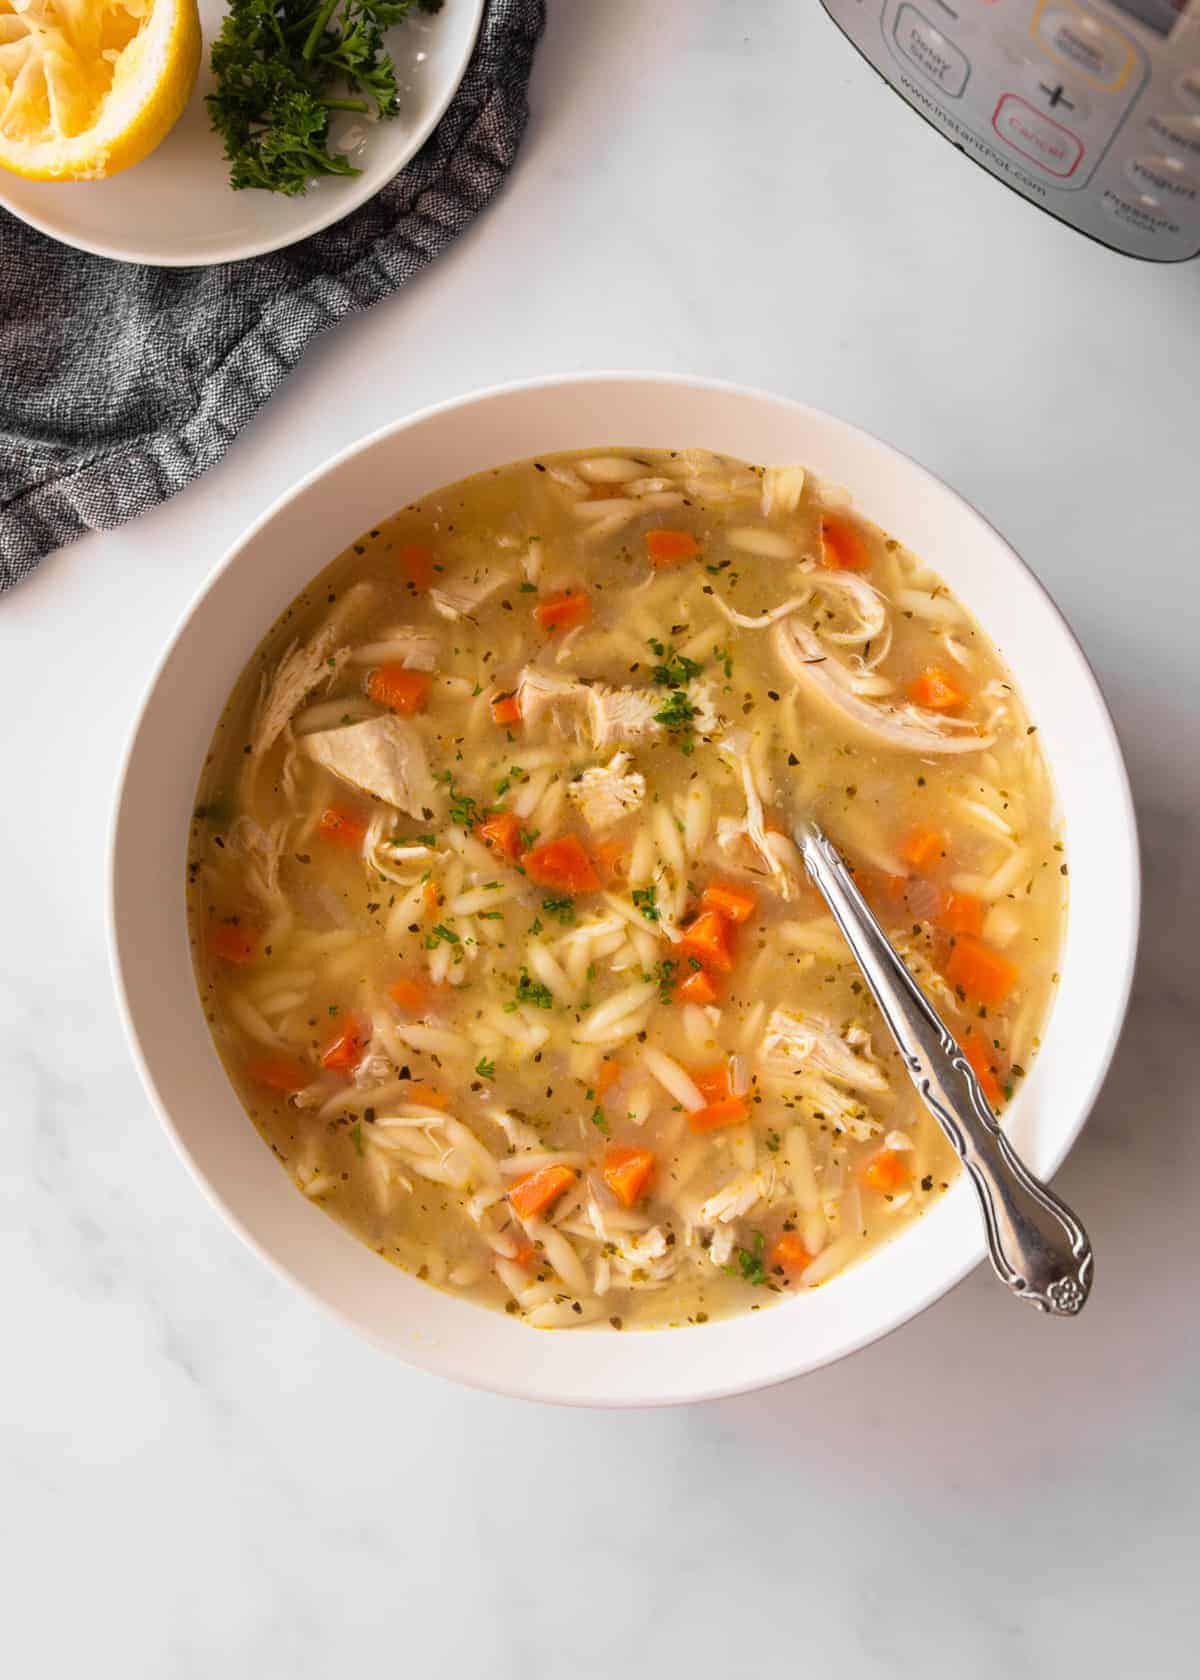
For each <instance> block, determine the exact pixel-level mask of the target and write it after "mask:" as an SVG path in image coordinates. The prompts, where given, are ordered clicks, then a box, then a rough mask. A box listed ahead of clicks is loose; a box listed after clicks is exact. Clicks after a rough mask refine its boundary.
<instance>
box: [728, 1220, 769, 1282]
mask: <svg viewBox="0 0 1200 1680" xmlns="http://www.w3.org/2000/svg"><path fill="white" fill-rule="evenodd" d="M766 1247H767V1242H766V1238H765V1237H764V1236H763V1234H762V1232H761V1231H755V1233H754V1247H753V1248H735V1249H734V1251H733V1258H734V1264H733V1265H732V1266H726V1267H725V1268H724V1269H725V1271H727V1272H728V1273H729V1275H730V1277H737V1276H738V1275H739V1274H740V1275H741V1278H742V1281H743V1282H744V1283H753V1284H760V1283H768V1282H770V1279H769V1278H768V1277H767V1268H766V1265H765V1263H764V1260H765V1254H766Z"/></svg>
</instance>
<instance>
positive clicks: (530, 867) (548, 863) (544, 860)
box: [522, 834, 600, 893]
mask: <svg viewBox="0 0 1200 1680" xmlns="http://www.w3.org/2000/svg"><path fill="white" fill-rule="evenodd" d="M522 862H523V864H524V867H525V873H526V875H528V877H529V879H530V880H531V881H536V882H537V884H538V886H539V887H554V888H556V889H557V891H559V892H565V893H582V892H595V891H596V888H597V887H598V886H599V885H600V877H599V875H597V873H596V870H595V867H594V866H593V864H592V860H591V858H590V857H589V856H588V855H587V853H586V852H585V851H584V849H583V845H582V843H581V842H580V841H579V840H578V839H577V838H576V836H575V835H574V834H563V835H560V836H559V838H558V839H557V840H547V841H546V842H545V844H544V845H541V846H535V847H534V849H533V850H532V851H531V852H526V853H525V856H524V858H523V860H522Z"/></svg>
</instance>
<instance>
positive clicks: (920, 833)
mask: <svg viewBox="0 0 1200 1680" xmlns="http://www.w3.org/2000/svg"><path fill="white" fill-rule="evenodd" d="M945 853H946V836H945V835H944V834H942V833H940V832H939V830H937V829H936V828H926V827H924V826H923V825H922V826H920V827H918V828H914V829H913V830H912V832H911V833H910V834H908V835H907V836H906V837H905V840H904V844H903V845H902V846H901V847H900V856H901V857H902V858H903V859H904V861H905V863H906V864H907V865H908V867H909V868H910V869H917V870H926V869H932V868H933V866H934V864H935V863H936V862H937V861H938V859H939V858H941V857H944V856H945Z"/></svg>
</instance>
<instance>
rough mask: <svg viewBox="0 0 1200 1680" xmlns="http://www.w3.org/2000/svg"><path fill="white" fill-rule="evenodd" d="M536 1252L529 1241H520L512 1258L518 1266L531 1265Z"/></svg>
mask: <svg viewBox="0 0 1200 1680" xmlns="http://www.w3.org/2000/svg"><path fill="white" fill-rule="evenodd" d="M536 1253H537V1249H536V1248H534V1246H533V1244H532V1243H531V1242H526V1243H522V1244H521V1246H520V1248H519V1249H518V1250H517V1252H516V1253H515V1254H514V1255H513V1260H514V1261H515V1262H516V1264H517V1265H518V1266H532V1265H533V1260H534V1256H535V1255H536Z"/></svg>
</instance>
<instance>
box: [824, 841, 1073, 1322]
mask: <svg viewBox="0 0 1200 1680" xmlns="http://www.w3.org/2000/svg"><path fill="white" fill-rule="evenodd" d="M796 844H797V845H798V846H799V848H800V851H801V854H802V856H803V858H804V863H805V867H806V868H807V870H808V873H809V875H810V876H811V877H812V879H813V881H814V883H815V885H816V886H817V888H818V890H819V891H820V893H821V895H822V897H823V898H824V899H825V902H826V903H827V904H828V906H829V908H830V910H831V911H832V912H833V916H834V919H835V920H836V922H837V924H838V926H839V928H840V929H841V930H842V933H843V935H844V936H845V939H846V943H847V944H848V945H849V947H850V949H851V951H852V952H853V953H854V958H855V961H856V962H857V963H858V966H859V968H860V969H861V970H862V976H863V979H864V980H865V981H866V983H867V985H868V987H869V988H870V991H871V993H872V995H873V997H874V999H875V1002H876V1003H877V1004H878V1005H879V1008H880V1011H881V1013H882V1015H883V1018H884V1020H885V1021H886V1023H887V1025H888V1028H889V1030H890V1032H891V1034H892V1037H893V1038H894V1039H895V1041H896V1044H897V1045H898V1046H899V1049H900V1054H901V1056H902V1058H903V1060H904V1065H905V1068H906V1069H907V1072H908V1076H909V1078H910V1079H911V1080H912V1082H913V1084H914V1086H915V1087H916V1089H917V1092H918V1094H919V1095H920V1097H921V1099H922V1100H923V1102H924V1103H925V1105H926V1106H927V1107H928V1108H929V1110H930V1111H931V1113H932V1114H933V1116H934V1118H935V1119H936V1120H937V1122H938V1124H939V1125H940V1126H941V1128H942V1130H943V1132H944V1133H945V1134H946V1136H947V1138H949V1140H950V1143H951V1145H952V1147H953V1149H954V1151H955V1153H956V1154H957V1155H958V1157H959V1159H960V1160H961V1161H962V1164H963V1166H964V1167H965V1168H966V1170H967V1173H968V1175H969V1176H970V1179H971V1182H972V1183H973V1184H974V1186H975V1191H976V1194H977V1195H978V1197H979V1205H980V1209H981V1211H982V1213H983V1222H984V1230H985V1233H986V1236H987V1246H988V1254H989V1255H990V1257H991V1262H992V1265H993V1267H994V1268H995V1270H996V1273H997V1275H998V1276H999V1277H1000V1279H1001V1280H1002V1281H1003V1282H1004V1283H1006V1284H1007V1285H1008V1287H1009V1288H1010V1289H1011V1290H1012V1292H1013V1294H1014V1295H1019V1296H1020V1297H1021V1298H1022V1299H1023V1300H1026V1301H1032V1302H1033V1304H1034V1306H1035V1307H1037V1308H1038V1309H1039V1311H1041V1312H1048V1313H1051V1314H1053V1315H1054V1316H1056V1317H1059V1318H1073V1317H1074V1316H1075V1314H1076V1313H1078V1312H1080V1311H1081V1310H1082V1309H1083V1306H1084V1304H1085V1302H1086V1301H1087V1298H1088V1295H1089V1293H1090V1291H1091V1287H1092V1275H1093V1270H1094V1262H1093V1255H1092V1245H1091V1243H1090V1241H1089V1240H1088V1235H1087V1232H1086V1231H1085V1230H1084V1228H1083V1226H1082V1225H1081V1224H1080V1222H1079V1220H1078V1219H1077V1218H1076V1217H1075V1215H1074V1214H1073V1213H1072V1212H1071V1210H1070V1208H1069V1207H1067V1205H1066V1203H1065V1202H1063V1201H1061V1200H1060V1198H1059V1197H1058V1196H1056V1195H1055V1194H1054V1192H1053V1191H1052V1190H1051V1189H1049V1188H1048V1186H1047V1185H1045V1184H1043V1183H1042V1182H1041V1180H1040V1179H1037V1178H1035V1177H1034V1175H1033V1174H1032V1173H1031V1172H1030V1170H1029V1168H1028V1167H1027V1166H1026V1165H1025V1163H1024V1162H1023V1161H1022V1160H1021V1158H1020V1156H1019V1155H1018V1154H1017V1152H1016V1150H1015V1149H1014V1148H1013V1146H1012V1144H1011V1143H1010V1142H1009V1141H1008V1139H1007V1138H1006V1137H1005V1135H1004V1133H1003V1132H1002V1131H1001V1130H1000V1126H999V1123H998V1121H997V1120H996V1117H995V1115H994V1114H993V1113H992V1111H991V1109H990V1108H989V1106H988V1103H987V1099H986V1098H985V1097H984V1094H983V1092H982V1090H981V1089H980V1085H979V1080H978V1079H977V1078H976V1077H975V1072H974V1069H973V1068H972V1067H971V1065H970V1063H969V1062H968V1061H967V1059H966V1057H965V1056H964V1055H963V1053H962V1051H961V1049H960V1048H959V1046H958V1044H957V1042H956V1041H955V1038H954V1035H953V1034H952V1033H951V1032H949V1031H948V1030H947V1028H946V1027H945V1025H944V1024H943V1023H942V1020H941V1018H940V1017H939V1016H938V1014H937V1012H936V1011H935V1010H934V1008H933V1006H932V1005H931V1004H930V1002H929V1000H928V999H927V998H926V996H925V994H924V993H923V992H922V991H921V989H920V987H919V986H918V985H917V983H916V981H915V980H914V979H913V977H912V975H911V974H910V973H909V972H908V969H907V968H906V967H905V966H904V964H903V962H901V960H900V958H899V956H898V955H897V954H896V952H895V950H893V948H892V946H891V944H890V943H889V941H888V939H887V936H886V935H885V934H884V932H883V929H882V928H881V927H880V925H879V923H878V922H877V921H876V920H875V917H874V916H873V915H872V914H871V912H870V910H869V909H868V908H867V905H866V903H865V901H864V899H863V896H862V894H861V893H860V892H859V890H858V888H857V887H856V886H855V884H854V881H853V878H852V877H851V875H850V872H849V870H848V869H847V868H846V866H845V864H844V863H843V862H842V859H841V855H840V854H839V852H838V850H837V848H836V847H835V846H834V845H833V844H832V842H831V841H830V840H829V839H828V838H827V836H826V835H825V834H824V833H823V832H822V830H821V829H820V828H818V827H817V825H816V824H815V823H812V822H806V823H801V824H799V825H798V826H797V828H796Z"/></svg>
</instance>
